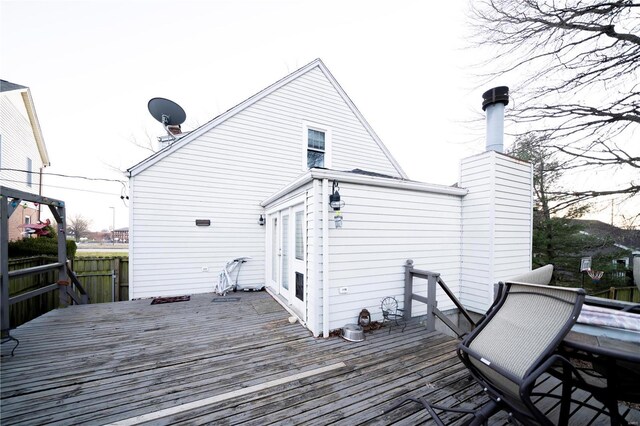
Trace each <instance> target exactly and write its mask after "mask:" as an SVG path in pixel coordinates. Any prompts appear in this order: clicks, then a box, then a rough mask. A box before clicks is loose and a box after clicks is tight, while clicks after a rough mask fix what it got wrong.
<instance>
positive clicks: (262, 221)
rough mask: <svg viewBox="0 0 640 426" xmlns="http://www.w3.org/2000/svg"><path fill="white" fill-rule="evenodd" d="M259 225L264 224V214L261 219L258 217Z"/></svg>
mask: <svg viewBox="0 0 640 426" xmlns="http://www.w3.org/2000/svg"><path fill="white" fill-rule="evenodd" d="M258 225H260V226H264V216H263V215H260V219H258Z"/></svg>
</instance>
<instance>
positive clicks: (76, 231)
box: [67, 214, 91, 241]
mask: <svg viewBox="0 0 640 426" xmlns="http://www.w3.org/2000/svg"><path fill="white" fill-rule="evenodd" d="M90 225H91V220H89V219H86V218H85V217H83V216H82V215H80V214H76V215H75V216H74V217H72V218H70V219H69V221H68V223H67V232H68V233H69V234H72V235H73V236H74V238H75V239H76V241H80V238H82V237H84V236H85V235H87V233H88V232H89V226H90Z"/></svg>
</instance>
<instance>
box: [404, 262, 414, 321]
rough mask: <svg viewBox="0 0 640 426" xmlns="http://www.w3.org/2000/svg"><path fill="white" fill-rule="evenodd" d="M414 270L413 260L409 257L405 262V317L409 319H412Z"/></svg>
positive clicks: (406, 319)
mask: <svg viewBox="0 0 640 426" xmlns="http://www.w3.org/2000/svg"><path fill="white" fill-rule="evenodd" d="M412 270H413V260H411V259H407V261H406V262H405V264H404V319H405V321H408V320H410V319H411V300H412V297H411V296H412V295H413V277H412V276H411V271H412Z"/></svg>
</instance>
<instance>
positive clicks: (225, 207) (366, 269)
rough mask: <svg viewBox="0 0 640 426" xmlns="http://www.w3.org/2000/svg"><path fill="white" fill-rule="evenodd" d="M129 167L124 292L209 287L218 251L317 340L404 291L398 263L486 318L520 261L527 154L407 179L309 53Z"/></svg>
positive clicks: (475, 160)
mask: <svg viewBox="0 0 640 426" xmlns="http://www.w3.org/2000/svg"><path fill="white" fill-rule="evenodd" d="M428 164H429V161H428V159H427V158H425V167H428ZM129 176H130V189H131V204H130V230H131V232H130V241H129V254H130V291H129V295H130V297H131V298H140V297H152V296H172V295H181V294H190V293H202V292H211V291H213V288H214V285H215V283H216V282H217V280H218V271H219V270H220V269H221V268H222V266H223V265H224V264H225V263H226V262H227V261H228V260H231V259H233V258H236V257H241V256H250V257H252V259H251V260H250V261H249V262H247V263H246V264H245V265H244V266H243V267H242V269H241V272H240V277H239V281H240V282H241V283H242V284H258V285H259V284H264V285H266V286H267V288H268V290H269V291H270V292H271V293H272V294H273V295H274V297H275V298H276V299H277V300H279V301H280V302H281V303H282V304H283V305H284V306H286V307H287V308H288V309H289V310H290V312H291V313H292V314H294V315H296V316H297V317H298V318H299V320H300V321H301V322H302V323H303V324H305V325H306V326H307V327H308V328H309V329H310V330H311V331H312V332H313V334H314V335H315V336H318V335H320V334H323V335H324V336H327V335H328V332H329V330H332V329H336V328H340V327H342V326H344V325H345V324H346V323H353V322H355V321H356V318H357V316H358V313H359V312H360V310H361V309H363V308H366V309H368V310H369V311H370V312H371V313H372V315H373V319H380V317H381V313H380V301H381V299H382V298H384V297H385V296H396V297H397V298H398V299H399V300H400V301H402V294H403V288H404V284H403V283H404V267H403V265H404V263H405V261H406V260H407V259H413V261H414V264H415V266H416V267H417V268H421V269H428V270H431V271H436V272H439V273H441V274H442V277H443V279H444V280H445V281H446V282H447V284H448V285H449V286H450V287H451V288H452V290H453V291H454V293H455V294H456V295H458V296H459V297H460V299H461V300H462V303H463V304H464V305H465V306H467V307H468V308H469V309H470V310H472V311H475V312H482V313H483V312H484V311H485V310H486V309H487V308H488V306H489V305H490V303H491V302H492V300H493V284H494V283H495V282H497V281H498V280H501V279H507V278H509V277H511V276H515V275H518V274H520V273H522V272H523V271H528V270H530V268H531V238H532V219H531V212H532V208H533V199H532V174H531V166H530V165H529V164H528V163H524V162H522V161H519V160H516V159H513V158H511V157H508V156H506V155H503V154H499V153H496V152H494V151H488V152H485V153H482V154H480V155H477V156H473V157H471V158H468V159H465V160H463V161H462V164H461V175H460V182H459V184H458V186H443V185H434V184H427V183H422V182H415V181H411V180H409V179H408V178H407V176H406V174H405V173H404V171H403V170H402V168H401V167H400V166H399V165H398V163H397V162H396V161H395V159H394V158H393V157H392V156H391V154H390V153H389V151H388V149H387V148H386V147H385V146H384V144H383V143H382V142H381V140H380V139H379V138H378V136H377V135H376V134H375V132H374V131H373V129H372V128H371V127H370V126H369V124H368V123H367V121H366V120H365V119H364V117H363V116H362V115H361V114H360V112H359V111H358V109H357V108H356V107H355V105H354V104H353V102H352V101H351V100H350V99H349V97H348V96H347V94H346V93H345V92H344V91H343V89H342V88H341V87H340V85H339V84H338V83H337V81H336V80H335V78H334V77H333V76H332V75H331V73H330V72H329V70H328V69H327V68H326V66H325V65H324V64H323V63H322V61H320V60H319V59H318V60H315V61H313V62H311V63H310V64H308V65H306V66H304V67H302V68H301V69H299V70H297V71H295V72H293V73H292V74H290V75H288V76H287V77H285V78H283V79H282V80H280V81H278V82H276V83H274V84H273V85H271V86H269V87H268V88H266V89H264V90H263V91H261V92H259V93H257V94H256V95H254V96H252V97H251V98H249V99H247V100H246V101H244V102H242V103H240V104H239V105H237V106H235V107H234V108H232V109H230V110H228V111H227V112H225V113H223V114H221V115H220V116H218V117H216V118H214V119H213V120H211V121H210V122H208V123H206V124H205V125H203V126H201V127H200V128H198V129H195V130H193V131H191V132H190V133H189V134H187V135H184V136H182V137H180V138H179V139H178V140H177V141H176V142H174V143H173V144H171V145H169V146H167V147H165V148H164V149H162V150H161V151H159V152H157V153H156V154H154V155H152V156H151V157H149V158H147V159H146V160H144V161H142V162H140V163H139V164H137V165H135V166H133V167H132V168H130V169H129ZM334 190H335V191H338V192H339V194H340V197H341V201H342V202H344V207H343V208H342V211H341V215H340V214H337V213H336V212H335V211H334V209H333V208H331V207H330V206H329V201H330V196H331V195H332V194H334ZM336 216H338V218H336ZM340 219H342V220H340ZM340 224H341V225H342V226H341V227H340V226H339V225H340ZM425 284H426V283H424V282H418V283H417V284H416V286H415V291H416V292H418V293H422V294H425V295H426V285H425ZM439 301H440V305H439V308H440V309H442V310H445V309H448V308H453V305H452V304H451V303H450V302H448V301H447V300H446V299H445V298H443V297H442V295H439ZM414 312H415V313H416V314H420V313H424V309H422V308H421V307H418V306H416V308H414Z"/></svg>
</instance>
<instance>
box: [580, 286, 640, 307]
mask: <svg viewBox="0 0 640 426" xmlns="http://www.w3.org/2000/svg"><path fill="white" fill-rule="evenodd" d="M589 295H590V296H596V297H603V298H605V299H611V300H620V301H623V302H634V303H639V302H640V291H639V289H638V287H635V286H634V287H611V288H608V289H606V290H601V291H597V292H595V293H589Z"/></svg>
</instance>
